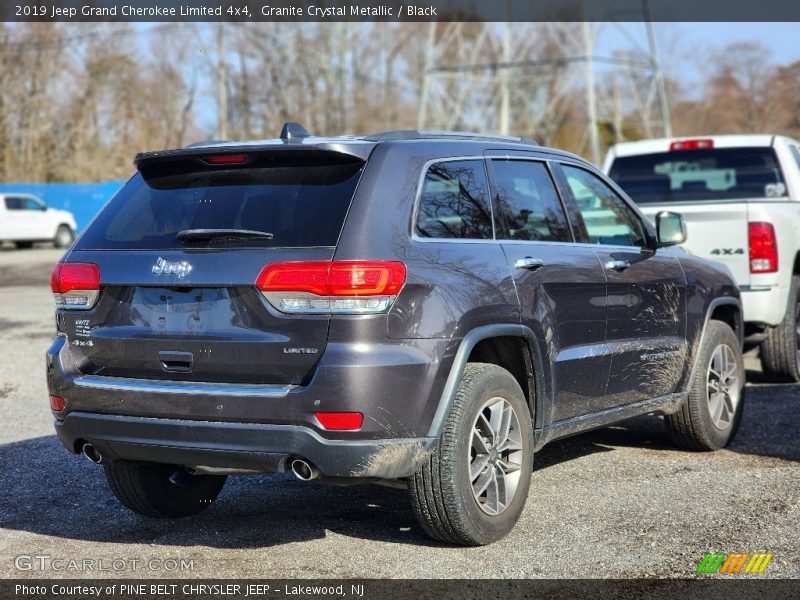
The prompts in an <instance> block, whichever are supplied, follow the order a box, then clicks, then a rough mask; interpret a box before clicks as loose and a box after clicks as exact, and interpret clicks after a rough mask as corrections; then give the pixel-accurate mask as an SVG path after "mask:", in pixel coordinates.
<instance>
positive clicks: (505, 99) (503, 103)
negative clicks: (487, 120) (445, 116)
mask: <svg viewBox="0 0 800 600" xmlns="http://www.w3.org/2000/svg"><path fill="white" fill-rule="evenodd" d="M507 11H508V3H506V12H507ZM506 16H508V15H506ZM510 62H511V29H510V27H509V23H508V21H506V22H505V23H503V65H502V66H501V70H502V71H501V74H500V133H501V134H502V135H508V131H509V120H510V115H509V113H510V112H511V95H510V94H511V92H510V90H509V81H508V78H509V75H510V73H509V71H510V69H509V63H510Z"/></svg>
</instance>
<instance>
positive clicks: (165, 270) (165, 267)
mask: <svg viewBox="0 0 800 600" xmlns="http://www.w3.org/2000/svg"><path fill="white" fill-rule="evenodd" d="M191 272H192V263H190V262H187V261H185V260H182V261H180V262H170V261H168V260H164V259H163V258H161V257H160V256H159V257H158V260H157V261H156V264H154V265H153V275H177V276H178V277H181V278H183V277H186V276H187V275H188V274H189V273H191Z"/></svg>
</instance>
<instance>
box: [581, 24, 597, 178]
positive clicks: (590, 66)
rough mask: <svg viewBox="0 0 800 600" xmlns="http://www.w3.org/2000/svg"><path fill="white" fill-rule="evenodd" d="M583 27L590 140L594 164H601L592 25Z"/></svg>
mask: <svg viewBox="0 0 800 600" xmlns="http://www.w3.org/2000/svg"><path fill="white" fill-rule="evenodd" d="M581 25H582V32H583V50H584V54H585V61H584V66H585V70H584V74H585V77H586V107H587V110H588V113H589V123H588V125H589V140H590V144H591V152H592V162H593V163H594V164H598V163H599V162H600V136H599V135H598V132H597V99H596V98H595V93H594V62H593V60H592V55H593V53H594V41H593V40H592V33H591V32H590V31H589V25H590V24H589V23H588V22H586V21H584V22H583V23H581Z"/></svg>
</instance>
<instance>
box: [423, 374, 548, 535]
mask: <svg viewBox="0 0 800 600" xmlns="http://www.w3.org/2000/svg"><path fill="white" fill-rule="evenodd" d="M532 469H533V427H532V423H531V416H530V412H529V410H528V405H527V402H526V400H525V396H524V394H523V393H522V390H521V389H520V386H519V384H518V383H517V381H516V380H515V379H514V377H513V376H512V375H511V374H510V373H509V372H508V371H506V370H505V369H503V368H501V367H499V366H497V365H493V364H484V363H470V364H468V365H467V367H466V369H465V370H464V375H463V377H462V379H461V384H460V385H459V388H458V392H457V393H456V398H455V401H454V402H453V406H452V408H451V410H450V414H449V416H448V418H447V421H446V423H445V425H444V430H443V432H442V438H441V440H440V442H439V445H438V446H437V447H436V449H435V450H434V451H433V452H432V454H431V456H430V457H429V458H428V460H427V461H426V462H425V463H424V464H423V466H422V467H421V468H420V470H419V471H418V472H417V473H415V474H414V475H413V476H412V477H411V478H410V479H409V482H408V489H409V496H410V498H411V506H412V508H413V511H414V515H415V516H416V518H417V520H418V521H419V523H420V525H421V526H422V528H423V529H424V530H425V532H426V533H427V534H428V535H429V536H431V537H432V538H434V539H437V540H440V541H443V542H447V543H452V544H463V545H468V546H481V545H485V544H489V543H491V542H494V541H496V540H498V539H500V538H502V537H503V536H505V535H506V534H507V533H508V532H509V531H511V529H512V528H513V527H514V525H515V524H516V522H517V520H518V519H519V516H520V514H521V513H522V510H523V508H524V507H525V500H526V499H527V497H528V488H529V487H530V482H531V471H532Z"/></svg>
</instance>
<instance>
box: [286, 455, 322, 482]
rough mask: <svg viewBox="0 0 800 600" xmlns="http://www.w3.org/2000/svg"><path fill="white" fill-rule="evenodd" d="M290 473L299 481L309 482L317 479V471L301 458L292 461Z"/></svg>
mask: <svg viewBox="0 0 800 600" xmlns="http://www.w3.org/2000/svg"><path fill="white" fill-rule="evenodd" d="M292 473H294V476H295V477H297V478H298V479H299V480H300V481H311V480H312V479H316V478H317V477H319V469H317V468H316V467H315V466H314V465H312V464H310V463H308V462H306V461H305V460H303V459H302V458H295V459H294V460H293V461H292Z"/></svg>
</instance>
